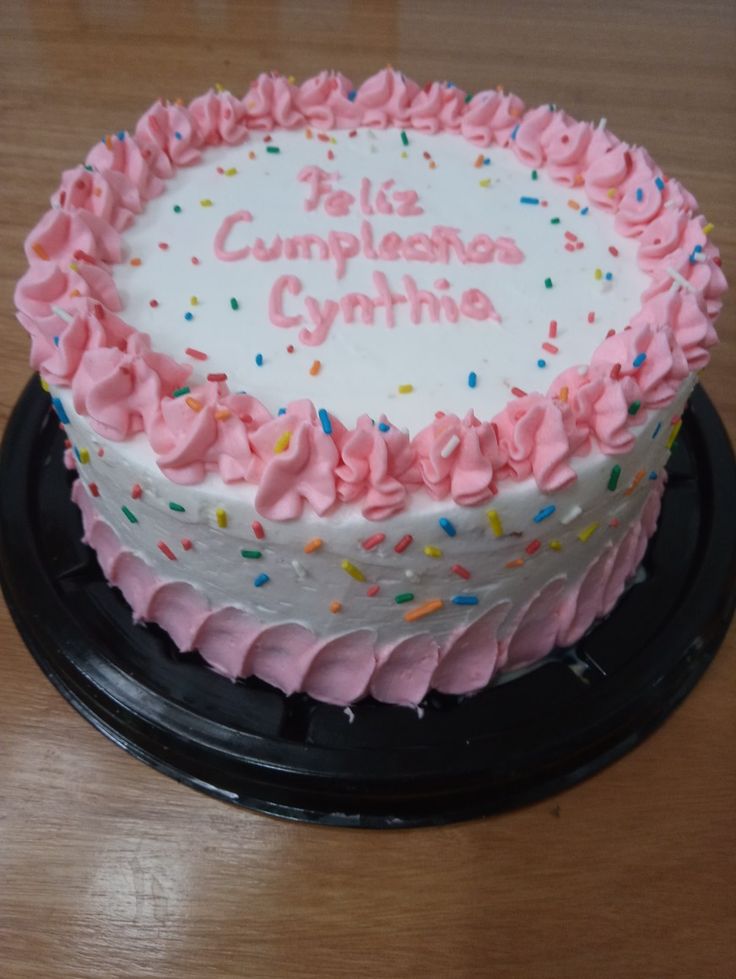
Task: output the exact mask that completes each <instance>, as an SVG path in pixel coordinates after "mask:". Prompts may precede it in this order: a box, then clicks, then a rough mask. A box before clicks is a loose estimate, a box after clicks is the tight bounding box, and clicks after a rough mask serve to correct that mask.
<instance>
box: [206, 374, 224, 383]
mask: <svg viewBox="0 0 736 979" xmlns="http://www.w3.org/2000/svg"><path fill="white" fill-rule="evenodd" d="M207 380H208V381H226V380H227V374H208V375H207Z"/></svg>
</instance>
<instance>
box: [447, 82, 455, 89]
mask: <svg viewBox="0 0 736 979" xmlns="http://www.w3.org/2000/svg"><path fill="white" fill-rule="evenodd" d="M447 87H448V88H454V87H455V82H448V83H447Z"/></svg>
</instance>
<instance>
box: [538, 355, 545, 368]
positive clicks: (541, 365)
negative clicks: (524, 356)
mask: <svg viewBox="0 0 736 979" xmlns="http://www.w3.org/2000/svg"><path fill="white" fill-rule="evenodd" d="M546 366H547V361H546V360H542V358H541V357H540V358H539V360H538V361H537V367H546Z"/></svg>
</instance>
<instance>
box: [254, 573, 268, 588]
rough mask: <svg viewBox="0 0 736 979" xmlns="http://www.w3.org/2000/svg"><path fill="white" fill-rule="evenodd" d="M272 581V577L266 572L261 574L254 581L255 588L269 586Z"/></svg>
mask: <svg viewBox="0 0 736 979" xmlns="http://www.w3.org/2000/svg"><path fill="white" fill-rule="evenodd" d="M270 580H271V579H270V577H269V576H268V575H267V574H266V572H265V571H264V572H262V573H261V574H259V575H258V577H257V578H254V579H253V587H254V588H263V586H264V585H266V584H268V582H269V581H270Z"/></svg>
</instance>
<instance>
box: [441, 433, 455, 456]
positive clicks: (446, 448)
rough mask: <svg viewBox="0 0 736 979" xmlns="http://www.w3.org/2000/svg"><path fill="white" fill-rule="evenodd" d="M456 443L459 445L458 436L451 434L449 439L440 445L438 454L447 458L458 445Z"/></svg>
mask: <svg viewBox="0 0 736 979" xmlns="http://www.w3.org/2000/svg"><path fill="white" fill-rule="evenodd" d="M458 445H460V439H459V438H458V436H457V435H451V436H450V437H449V439H448V440H447V441H446V442H445V444H444V445H443V446H442V449H441V451H440V455H441V456H442V458H443V459H447V458H448V456H451V455H452V453H453V452H454V451H455V449H456V448H457V447H458Z"/></svg>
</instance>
